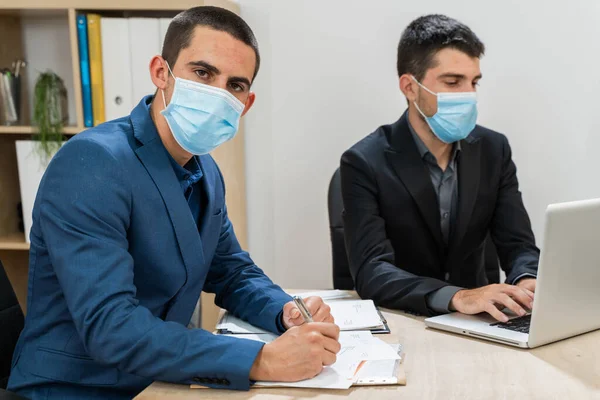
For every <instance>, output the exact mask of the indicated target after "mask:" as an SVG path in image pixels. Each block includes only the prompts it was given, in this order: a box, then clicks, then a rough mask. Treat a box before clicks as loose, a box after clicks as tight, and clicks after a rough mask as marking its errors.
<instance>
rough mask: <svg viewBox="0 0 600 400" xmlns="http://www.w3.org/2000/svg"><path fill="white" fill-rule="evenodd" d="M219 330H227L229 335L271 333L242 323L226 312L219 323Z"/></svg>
mask: <svg viewBox="0 0 600 400" xmlns="http://www.w3.org/2000/svg"><path fill="white" fill-rule="evenodd" d="M217 329H225V330H227V331H228V332H229V333H271V332H269V331H266V330H264V329H261V328H259V327H257V326H254V325H251V324H250V323H248V322H246V321H242V320H241V319H239V318H237V317H234V316H233V315H232V314H229V313H228V312H225V313H224V314H223V316H222V317H221V319H220V320H219V322H218V323H217Z"/></svg>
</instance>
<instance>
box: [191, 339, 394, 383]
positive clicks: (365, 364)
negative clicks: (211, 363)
mask: <svg viewBox="0 0 600 400" xmlns="http://www.w3.org/2000/svg"><path fill="white" fill-rule="evenodd" d="M228 336H233V337H237V338H240V339H247V340H257V341H262V342H266V343H268V342H270V341H272V340H274V339H275V338H277V336H276V335H273V334H271V333H266V334H238V335H228ZM339 340H340V344H341V346H342V348H341V350H340V352H339V353H338V355H337V361H336V362H335V364H333V365H331V366H328V367H325V368H323V371H322V372H321V373H320V374H319V375H317V376H316V377H314V378H312V379H306V380H303V381H299V382H261V381H259V382H256V383H255V384H254V385H253V386H252V387H253V388H263V387H272V388H281V387H296V388H318V389H348V388H350V387H351V386H373V385H406V374H405V373H404V365H403V359H404V354H403V352H402V346H401V345H399V344H393V345H390V344H387V343H385V342H383V341H382V340H380V339H378V338H376V337H373V335H372V334H371V332H369V331H357V332H341V333H340V339H339ZM191 388H198V389H199V388H204V386H199V385H191Z"/></svg>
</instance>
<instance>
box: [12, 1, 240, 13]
mask: <svg viewBox="0 0 600 400" xmlns="http://www.w3.org/2000/svg"><path fill="white" fill-rule="evenodd" d="M202 5H206V6H208V5H211V6H218V7H223V8H227V9H230V10H232V11H238V10H239V5H238V4H236V3H235V2H234V1H231V0H204V1H202V0H172V1H164V0H146V1H139V0H104V1H97V0H54V1H48V0H21V1H19V2H13V3H8V4H6V5H3V6H2V8H4V9H21V10H27V9H38V10H40V9H41V10H44V9H60V8H75V9H80V10H185V9H187V8H190V7H195V6H202Z"/></svg>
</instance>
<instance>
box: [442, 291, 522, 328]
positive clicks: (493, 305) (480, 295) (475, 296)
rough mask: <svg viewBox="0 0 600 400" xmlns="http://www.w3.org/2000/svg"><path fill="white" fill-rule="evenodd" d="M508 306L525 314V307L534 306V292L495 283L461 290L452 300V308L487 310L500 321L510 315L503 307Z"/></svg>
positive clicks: (468, 311) (459, 310)
mask: <svg viewBox="0 0 600 400" xmlns="http://www.w3.org/2000/svg"><path fill="white" fill-rule="evenodd" d="M505 307H506V308H508V309H510V310H512V311H513V312H514V313H515V314H517V315H525V314H526V311H525V309H532V307H533V292H532V291H530V290H528V289H526V288H524V287H519V286H513V285H506V284H495V285H488V286H484V287H480V288H478V289H471V290H459V291H458V292H456V294H455V295H454V296H453V297H452V300H451V301H450V308H451V309H454V310H456V311H458V312H461V313H463V314H479V313H481V312H487V313H488V314H490V315H491V316H492V317H494V318H496V319H497V320H498V321H501V322H506V321H508V317H507V316H506V314H504V313H503V312H502V311H500V310H502V309H504V308H505Z"/></svg>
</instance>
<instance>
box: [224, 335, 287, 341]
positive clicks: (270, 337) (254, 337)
mask: <svg viewBox="0 0 600 400" xmlns="http://www.w3.org/2000/svg"><path fill="white" fill-rule="evenodd" d="M221 336H229V337H234V338H237V339H247V340H254V341H257V342H263V343H271V342H272V341H273V340H275V339H277V338H278V337H279V336H277V335H276V334H274V333H247V334H236V335H233V334H226V335H221Z"/></svg>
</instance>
